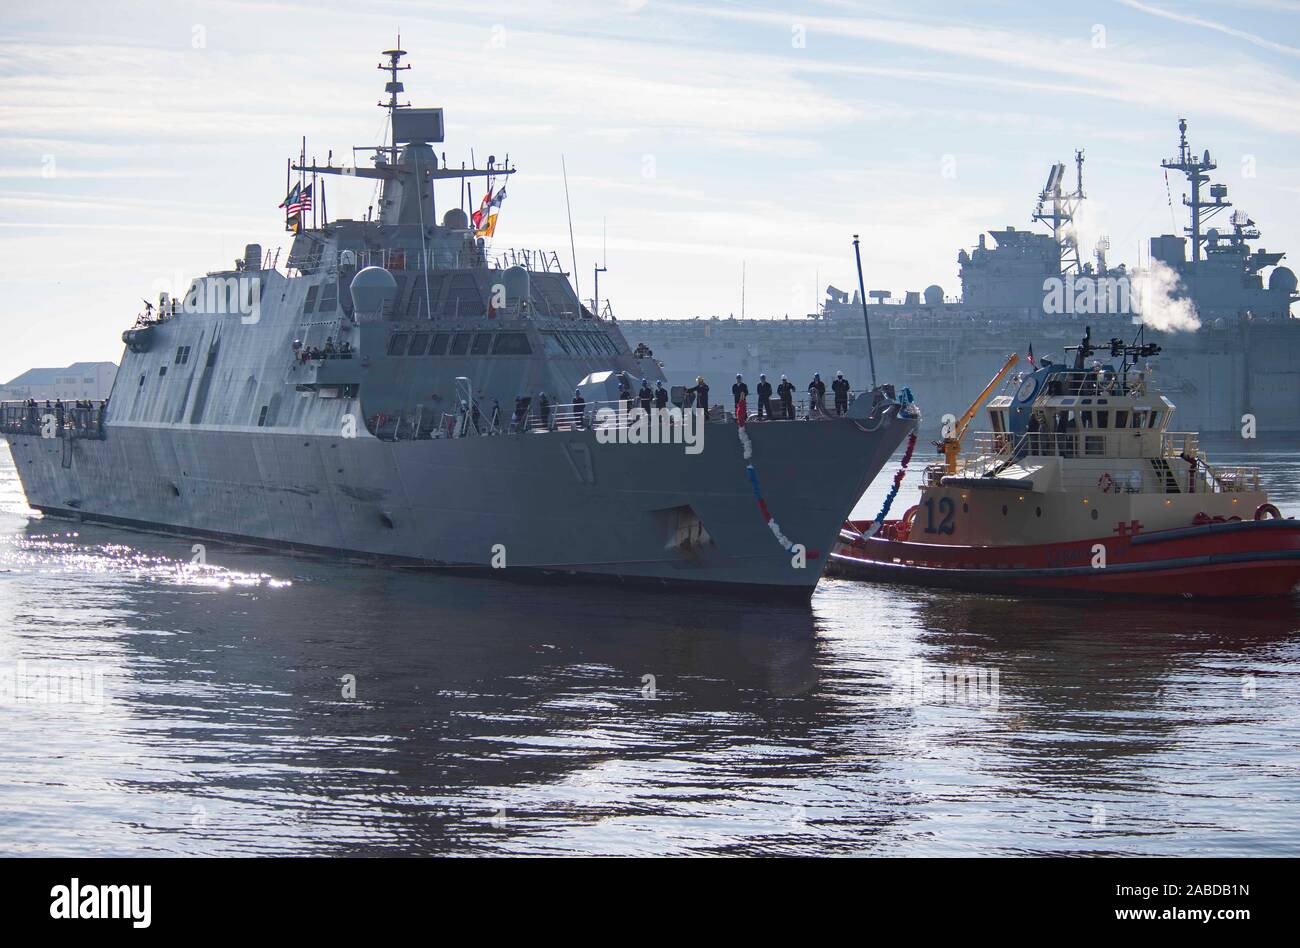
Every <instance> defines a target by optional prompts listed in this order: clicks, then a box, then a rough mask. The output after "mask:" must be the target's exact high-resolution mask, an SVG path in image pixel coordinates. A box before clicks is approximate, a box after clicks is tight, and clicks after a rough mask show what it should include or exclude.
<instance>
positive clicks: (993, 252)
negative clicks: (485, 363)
mask: <svg viewBox="0 0 1300 948" xmlns="http://www.w3.org/2000/svg"><path fill="white" fill-rule="evenodd" d="M1074 165H1075V168H1074V182H1073V184H1072V185H1071V184H1070V183H1068V179H1069V172H1068V171H1067V168H1066V166H1065V164H1064V163H1057V164H1053V165H1052V166H1051V168H1050V170H1049V172H1048V176H1047V181H1046V184H1045V185H1044V187H1043V188H1042V189H1041V190H1040V191H1039V193H1038V196H1037V202H1036V204H1035V205H1034V207H1033V209H1032V212H1031V213H1030V215H1029V218H1030V221H1031V224H1032V225H1034V227H1033V229H1026V228H1023V227H1021V228H1017V227H1015V226H1011V225H1008V226H1006V227H1003V228H998V229H993V230H990V231H988V232H987V233H984V234H981V235H979V238H978V241H977V244H976V246H974V247H972V248H969V249H962V250H960V251H959V253H958V259H957V264H958V274H959V278H960V283H961V293H960V296H951V295H949V294H948V293H946V292H945V290H944V289H943V288H942V287H941V286H939V285H937V284H935V285H931V286H929V287H927V288H926V289H925V290H924V291H908V292H906V293H904V294H903V295H901V296H897V295H894V294H892V293H891V292H890V291H887V290H868V291H867V294H866V296H867V306H866V308H867V310H868V311H869V313H870V319H871V325H872V328H873V332H874V334H875V340H874V341H875V358H876V362H877V365H878V366H880V367H882V371H883V372H884V373H885V375H886V377H888V378H891V379H896V380H902V381H903V382H905V383H906V384H908V385H909V386H911V387H912V388H914V389H915V390H916V391H918V392H923V393H924V395H925V403H926V406H927V412H926V417H927V419H928V423H929V424H930V425H934V426H938V425H939V424H941V422H942V419H943V417H944V416H945V415H948V414H953V415H956V414H958V413H959V412H960V410H961V408H962V406H964V405H965V404H966V402H967V400H968V398H969V395H968V394H967V393H969V392H971V391H978V390H979V388H980V387H981V386H982V385H983V383H984V381H985V380H987V379H988V377H989V376H990V374H991V373H992V372H993V370H994V369H995V368H996V367H997V366H998V365H999V364H1001V361H1002V359H1003V358H1004V357H1005V354H1006V353H1007V352H1008V351H1024V349H1025V347H1026V346H1028V345H1031V344H1032V345H1033V346H1034V347H1035V349H1036V350H1037V351H1039V352H1047V351H1060V350H1062V349H1064V348H1065V347H1067V346H1069V345H1070V344H1071V343H1073V342H1074V341H1075V340H1077V338H1078V336H1079V334H1080V331H1081V327H1082V326H1083V325H1084V324H1085V323H1091V324H1093V325H1094V326H1097V327H1098V328H1099V330H1100V329H1101V327H1109V328H1107V329H1106V330H1105V331H1106V332H1107V334H1114V335H1126V334H1128V333H1131V332H1132V330H1133V328H1134V327H1133V320H1134V314H1133V312H1132V310H1133V309H1134V308H1136V306H1137V304H1138V303H1139V302H1140V297H1141V295H1142V290H1141V287H1142V285H1143V284H1142V280H1143V278H1144V277H1145V276H1146V274H1148V273H1149V272H1150V271H1151V269H1152V268H1154V267H1157V266H1160V267H1165V268H1168V273H1169V274H1171V276H1172V278H1173V280H1174V281H1175V282H1176V285H1177V289H1176V291H1175V293H1176V296H1177V298H1179V299H1184V300H1186V301H1188V302H1189V303H1190V305H1191V307H1192V310H1193V312H1194V313H1195V316H1196V318H1197V320H1198V321H1199V323H1200V325H1199V328H1197V329H1195V330H1187V331H1172V330H1160V329H1154V328H1150V327H1148V329H1147V337H1148V338H1149V339H1150V340H1151V341H1152V342H1154V343H1157V344H1159V345H1160V346H1161V350H1162V353H1161V355H1160V356H1159V357H1158V358H1157V359H1156V362H1155V364H1156V366H1157V368H1158V369H1159V371H1160V373H1161V379H1162V384H1163V389H1164V391H1166V392H1167V393H1169V394H1170V396H1171V397H1173V398H1175V399H1176V400H1177V402H1178V405H1179V411H1180V415H1181V417H1182V418H1183V419H1184V423H1185V424H1186V425H1188V426H1189V427H1193V428H1196V429H1198V430H1200V431H1201V432H1202V433H1205V434H1226V433H1237V432H1239V431H1240V428H1241V425H1242V423H1243V422H1242V418H1243V416H1244V415H1247V414H1249V415H1251V416H1252V417H1253V419H1254V420H1255V424H1256V427H1257V429H1258V430H1259V431H1260V432H1261V433H1263V434H1265V435H1271V436H1283V435H1291V434H1294V433H1296V432H1300V368H1297V367H1298V366H1300V320H1297V319H1295V318H1293V314H1292V306H1293V304H1294V303H1295V302H1296V301H1297V300H1298V299H1300V296H1298V295H1297V292H1296V284H1297V281H1296V275H1295V273H1294V272H1293V271H1292V270H1291V269H1290V268H1289V267H1286V266H1284V265H1282V263H1281V261H1282V259H1283V257H1284V254H1282V253H1280V252H1275V251H1268V250H1265V249H1263V248H1260V249H1254V248H1253V246H1252V243H1253V242H1254V241H1257V240H1259V239H1260V230H1259V227H1258V225H1257V224H1256V222H1255V220H1254V218H1253V217H1251V216H1250V215H1248V214H1245V213H1243V212H1241V211H1240V210H1235V209H1233V205H1232V203H1231V202H1230V201H1229V200H1228V187H1227V185H1225V184H1223V183H1218V182H1213V181H1212V180H1211V172H1213V171H1214V170H1215V169H1216V167H1217V165H1216V163H1215V161H1214V160H1213V159H1212V156H1211V155H1210V154H1209V152H1208V151H1203V152H1202V153H1201V154H1200V155H1197V154H1196V152H1195V151H1194V149H1193V148H1192V146H1191V145H1190V144H1189V142H1188V137H1187V123H1186V121H1182V120H1180V122H1179V144H1178V151H1177V154H1176V155H1175V156H1174V157H1171V158H1168V159H1165V160H1164V161H1162V162H1161V167H1162V168H1163V169H1164V170H1165V172H1166V173H1167V174H1169V175H1171V176H1173V177H1174V178H1175V179H1176V178H1177V176H1179V175H1181V176H1182V177H1183V178H1184V179H1185V180H1186V182H1187V189H1188V193H1187V194H1186V195H1185V196H1184V197H1183V201H1182V203H1183V205H1184V207H1185V208H1186V211H1187V214H1188V223H1187V226H1186V228H1185V230H1184V234H1162V235H1159V236H1156V237H1152V238H1151V239H1150V241H1149V243H1148V251H1149V254H1150V261H1151V262H1150V263H1148V264H1147V266H1146V267H1143V268H1139V269H1133V268H1130V267H1127V266H1125V265H1124V264H1118V265H1116V264H1112V263H1111V262H1110V261H1109V259H1108V252H1109V250H1110V241H1109V239H1108V238H1106V237H1102V238H1101V239H1100V240H1099V241H1098V243H1097V245H1096V246H1095V247H1094V248H1091V253H1089V252H1088V249H1087V248H1082V247H1080V245H1079V242H1078V232H1077V228H1076V227H1075V218H1076V214H1077V212H1078V210H1079V207H1080V205H1081V203H1082V202H1083V201H1084V200H1085V198H1086V195H1085V191H1084V183H1083V168H1084V156H1083V153H1082V152H1076V153H1075V160H1074ZM1171 198H1172V195H1171ZM917 252H918V253H919V252H921V248H918V250H917ZM1052 286H1059V287H1061V288H1062V289H1063V290H1064V292H1062V293H1060V294H1059V295H1056V296H1054V295H1053V293H1052V291H1051V289H1050V288H1051V287H1052ZM1124 297H1127V300H1126V299H1125V298H1124ZM1083 298H1087V299H1088V300H1090V304H1089V306H1088V307H1087V308H1086V309H1085V308H1083V307H1077V306H1075V305H1074V303H1075V302H1076V300H1078V299H1083ZM622 325H623V329H624V331H625V332H626V333H627V334H628V336H629V338H631V339H632V340H633V341H634V342H640V343H644V344H645V345H646V346H647V348H648V349H649V350H650V351H651V352H652V353H653V355H654V357H655V358H656V359H659V360H660V361H662V362H663V363H664V364H665V365H666V366H668V367H670V368H672V369H674V370H677V371H680V372H683V373H685V374H687V375H690V376H694V375H698V374H703V375H705V376H707V377H710V378H712V377H726V376H727V374H728V373H731V372H744V373H746V375H747V376H752V375H756V374H757V373H759V372H767V373H769V374H771V373H773V372H776V373H787V374H789V376H790V377H791V378H792V379H793V380H794V381H795V382H796V384H798V385H799V386H800V387H801V388H802V386H804V385H806V384H807V381H808V379H809V378H811V377H812V373H814V372H820V373H821V374H822V376H823V377H826V376H827V373H828V372H830V373H834V372H836V371H839V370H843V371H844V372H845V373H846V375H847V376H848V377H849V378H850V379H854V380H856V379H863V378H866V377H867V375H868V359H867V352H866V338H865V333H864V332H863V322H862V305H861V297H860V296H859V294H858V292H857V291H854V292H852V293H849V292H845V291H842V290H839V289H837V288H836V287H834V286H830V287H827V289H826V299H825V301H824V303H823V304H822V306H821V308H820V309H819V311H818V312H817V313H814V314H811V315H809V316H807V317H803V316H800V317H797V318H795V317H789V316H787V317H786V318H777V319H737V318H716V317H714V318H694V319H638V320H626V319H625V320H623V322H622Z"/></svg>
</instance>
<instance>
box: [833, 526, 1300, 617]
mask: <svg viewBox="0 0 1300 948" xmlns="http://www.w3.org/2000/svg"><path fill="white" fill-rule="evenodd" d="M896 523H897V522H894V524H893V525H896ZM889 525H890V524H887V525H886V526H887V527H888V526H889ZM866 526H867V524H866V523H865V522H863V523H855V524H854V525H853V527H854V529H855V530H858V531H861V530H863V529H865V528H866ZM883 532H885V531H882V533H883ZM850 537H851V534H850V533H848V532H846V533H845V534H844V535H843V538H842V540H841V542H839V543H837V544H836V547H835V549H834V550H833V551H832V554H831V561H830V563H828V564H827V575H828V576H835V577H839V578H844V579H859V580H871V581H877V582H894V583H905V584H909V585H919V586H936V587H941V588H949V589H970V590H977V591H980V592H989V591H998V592H1009V593H1034V594H1056V595H1103V594H1109V595H1122V596H1179V597H1184V598H1244V597H1258V596H1285V595H1288V594H1290V593H1291V592H1292V591H1293V590H1294V589H1295V587H1296V585H1297V584H1298V583H1300V522H1297V521H1295V520H1258V521H1257V520H1248V521H1238V522H1228V523H1222V524H1209V525H1206V526H1199V527H1188V528H1181V529H1177V530H1161V531H1154V532H1152V533H1148V534H1139V535H1138V536H1136V537H1115V536H1108V537H1098V538H1095V539H1089V540H1081V541H1073V542H1069V543H1049V544H1038V545H1032V546H1029V545H1027V546H997V547H987V546H986V547H980V546H956V545H940V544H927V543H914V542H911V541H900V540H891V539H886V538H883V537H880V538H878V537H871V538H869V539H857V538H850ZM1097 546H1101V547H1104V549H1105V553H1104V557H1102V556H1101V555H1099V554H1098V552H1097V550H1096V548H1097Z"/></svg>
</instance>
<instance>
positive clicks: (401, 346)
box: [388, 332, 411, 356]
mask: <svg viewBox="0 0 1300 948" xmlns="http://www.w3.org/2000/svg"><path fill="white" fill-rule="evenodd" d="M410 341H411V334H410V333H409V332H395V333H393V335H392V338H391V339H389V340H388V354H389V355H390V356H397V355H406V347H407V345H408V344H409V343H410Z"/></svg>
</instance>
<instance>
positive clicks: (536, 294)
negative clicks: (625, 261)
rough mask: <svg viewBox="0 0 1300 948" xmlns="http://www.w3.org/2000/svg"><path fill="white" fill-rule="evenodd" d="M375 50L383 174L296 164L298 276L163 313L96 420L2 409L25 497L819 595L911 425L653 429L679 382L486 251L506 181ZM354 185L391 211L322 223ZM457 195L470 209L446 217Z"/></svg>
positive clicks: (85, 513) (657, 579)
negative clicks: (465, 156)
mask: <svg viewBox="0 0 1300 948" xmlns="http://www.w3.org/2000/svg"><path fill="white" fill-rule="evenodd" d="M384 55H385V57H386V62H384V63H381V64H380V68H381V69H382V70H384V71H385V72H386V73H387V74H388V81H387V86H386V92H387V93H388V95H387V99H386V101H381V102H380V105H381V106H382V107H383V108H384V109H385V110H386V112H387V114H388V116H389V132H388V134H387V136H386V138H385V141H384V144H383V145H381V146H377V147H373V148H370V149H369V152H370V154H371V156H372V158H371V161H370V165H369V166H368V167H367V166H358V167H348V166H339V165H335V164H334V163H333V162H332V161H327V162H326V163H325V164H323V165H322V164H319V163H317V162H316V161H314V160H313V161H311V162H308V161H307V160H306V155H305V149H303V151H304V154H302V155H301V156H300V158H299V160H298V161H297V162H294V163H293V164H292V169H291V170H292V174H296V175H297V176H298V183H297V185H296V186H293V187H291V189H290V194H289V196H288V197H286V200H285V205H286V210H287V212H290V213H291V217H290V220H291V222H292V229H293V230H294V231H295V233H294V237H293V242H292V246H291V248H290V250H289V253H288V256H287V261H286V265H285V267H284V268H283V269H281V268H280V267H278V266H277V263H278V254H277V255H276V256H275V257H271V256H270V255H264V254H263V253H262V249H261V248H260V247H258V246H255V245H250V246H248V247H247V248H246V251H245V254H244V256H243V257H242V258H241V259H240V260H238V261H236V264H235V266H234V267H232V268H230V269H224V270H219V271H213V272H211V273H208V274H206V275H205V276H203V277H200V278H198V279H196V280H195V281H194V282H193V284H192V285H191V286H190V287H189V289H188V291H187V292H186V293H185V294H184V297H183V298H181V299H175V298H168V297H166V296H165V295H164V296H163V297H162V298H160V300H159V301H158V305H157V308H156V309H155V308H154V306H153V305H152V304H150V305H149V306H148V307H147V309H146V312H145V313H143V314H141V316H140V317H139V318H138V320H137V322H136V325H135V326H133V327H132V328H131V329H128V330H127V331H126V332H125V333H124V334H123V340H124V342H125V343H126V352H125V354H124V356H123V361H122V367H121V369H120V370H119V372H118V375H117V379H116V383H115V386H114V389H113V393H112V396H111V399H110V401H109V403H108V405H106V406H105V405H99V404H95V405H89V404H77V405H75V406H73V405H68V406H64V405H55V406H48V405H41V404H36V403H27V404H10V405H6V406H5V407H4V411H3V416H2V417H0V429H2V430H3V432H4V434H5V436H6V437H7V438H8V440H9V442H10V445H11V450H12V452H13V454H14V458H15V462H16V465H17V469H18V472H19V474H20V476H21V478H22V481H23V486H24V489H25V491H26V494H27V498H28V503H29V504H31V506H32V507H34V508H36V509H37V510H40V511H42V512H44V513H46V514H48V515H54V516H64V517H73V518H77V519H81V520H86V521H94V522H104V523H114V524H121V525H125V526H131V527H140V528H145V529H150V530H160V531H166V532H172V533H177V534H181V535H185V536H195V537H211V538H214V539H218V540H235V541H239V542H242V543H253V544H258V545H264V546H269V547H276V548H283V549H289V550H301V551H306V552H312V553H322V554H330V555H341V556H344V557H347V558H353V559H360V560H366V561H377V562H386V563H396V564H401V565H406V566H411V567H415V568H423V569H433V570H458V571H467V572H473V573H476V574H482V575H489V576H496V577H504V578H522V577H529V578H535V577H539V576H541V577H551V578H578V579H584V578H600V579H608V580H618V581H622V582H637V583H642V582H644V583H653V584H670V585H673V586H681V587H697V588H703V587H709V588H721V589H725V590H737V591H739V590H744V591H747V592H753V593H758V594H776V595H789V596H805V597H806V596H807V595H808V594H809V593H810V592H811V590H812V589H813V587H814V586H815V585H816V583H817V579H818V577H819V576H820V574H821V570H822V566H823V564H824V562H825V554H826V552H827V551H828V550H829V548H830V545H831V543H832V542H833V541H834V537H835V534H836V531H837V530H838V527H839V524H840V523H841V522H842V520H843V518H844V516H845V515H846V514H847V512H848V511H849V510H850V509H851V507H852V506H853V504H854V503H855V502H856V501H857V499H858V498H859V497H860V496H861V494H862V492H863V490H864V489H865V488H866V486H867V484H868V483H869V482H870V480H871V479H872V477H874V475H875V474H876V473H877V471H878V470H879V469H880V467H881V466H882V465H883V464H884V463H885V461H886V459H887V458H888V457H889V455H890V454H891V453H892V452H893V450H894V449H895V448H896V447H897V446H898V444H899V443H900V442H901V441H902V439H903V438H904V437H905V436H906V435H907V434H908V432H909V431H911V430H913V429H914V427H915V424H916V422H915V411H914V410H913V409H912V408H910V407H909V406H907V405H906V404H904V403H903V401H900V400H899V399H896V398H894V397H893V393H892V389H889V388H887V387H883V386H882V387H881V388H880V389H878V390H876V391H875V392H871V393H866V394H864V395H862V396H861V397H859V398H858V399H857V400H855V401H854V403H853V406H852V410H851V411H849V412H848V413H847V414H846V415H845V416H844V417H835V416H832V415H828V414H821V413H818V414H817V416H816V417H815V418H813V419H812V420H810V421H802V420H801V421H789V422H786V421H781V422H778V421H765V422H763V423H762V424H745V422H746V421H748V419H747V418H744V417H742V418H740V422H741V424H739V425H738V424H737V418H736V416H735V415H732V414H729V413H727V412H725V411H724V410H723V409H722V408H721V407H720V406H719V405H717V404H716V403H717V402H718V401H720V398H718V397H717V396H715V398H714V404H713V405H712V406H711V409H710V410H709V411H707V412H706V411H704V410H702V409H701V400H700V398H699V394H700V393H698V392H693V393H690V395H689V396H688V394H687V393H686V391H685V388H686V386H676V387H674V388H673V389H672V400H671V402H668V401H667V398H666V396H665V399H664V401H665V404H663V405H659V404H656V405H655V406H654V407H655V408H656V410H658V409H660V408H662V409H663V411H662V412H660V413H659V414H657V415H655V416H654V418H653V419H652V418H651V417H650V414H649V413H648V412H646V413H639V412H638V411H637V410H636V409H637V408H639V407H640V404H641V403H640V400H639V399H636V400H635V401H630V400H629V398H627V397H624V396H625V395H626V392H624V391H623V386H624V385H628V386H630V387H631V388H632V389H633V390H635V389H636V387H637V385H638V384H639V383H640V380H641V379H642V378H647V379H648V381H649V384H650V385H654V383H655V382H657V381H658V380H659V379H660V378H665V379H666V377H665V376H663V375H662V374H660V373H659V368H658V366H657V365H656V364H655V363H654V362H653V360H650V359H648V358H642V357H639V356H638V355H637V354H636V353H634V352H633V351H632V350H631V348H630V347H629V346H628V343H627V341H626V339H625V338H624V336H623V333H622V332H621V331H620V329H619V326H618V324H617V323H616V322H614V321H613V320H610V319H604V318H600V317H598V316H597V315H596V313H594V312H593V311H592V310H591V309H589V308H588V307H585V306H583V305H582V303H581V302H580V301H579V300H578V298H577V295H576V293H575V292H574V289H573V286H572V284H571V283H570V281H569V275H568V274H567V273H565V272H564V271H563V270H562V268H561V267H560V264H559V260H558V257H557V256H556V255H555V254H554V253H547V252H542V251H520V250H514V251H509V250H501V249H499V248H495V247H493V246H492V245H491V243H490V238H491V237H492V234H493V231H494V227H493V225H492V223H489V221H491V218H489V217H487V216H486V215H478V216H477V217H478V219H477V220H475V221H471V220H470V217H469V215H467V214H466V212H465V210H464V209H463V207H462V206H460V205H461V203H462V202H463V200H464V198H463V195H464V194H465V188H466V187H467V186H468V183H470V182H474V181H483V180H484V179H486V180H487V181H488V182H504V181H505V180H507V179H508V176H511V175H514V174H515V172H516V169H515V167H514V166H513V165H511V164H510V163H509V161H508V160H503V161H498V160H497V159H496V157H495V156H492V157H489V158H488V159H487V164H486V165H485V166H482V167H468V166H465V165H460V166H455V165H453V164H452V163H450V162H448V161H447V160H446V157H445V152H441V149H440V148H439V149H438V150H435V145H441V143H442V142H443V140H444V134H443V131H444V129H443V112H442V110H441V109H414V108H410V107H409V106H407V105H405V104H403V103H400V102H399V94H400V93H401V92H403V91H404V90H403V83H402V82H401V81H400V80H399V75H400V73H401V72H402V71H404V70H405V69H406V68H408V67H406V66H404V65H402V63H401V60H402V58H403V57H404V56H405V55H406V54H405V52H404V51H403V50H401V49H392V50H388V51H386V52H385V54H384ZM356 178H362V179H367V180H368V181H370V182H375V183H377V184H378V187H379V199H378V202H377V205H376V206H374V207H372V209H371V210H370V211H369V212H368V213H367V214H366V215H365V216H364V217H363V219H360V220H349V219H339V220H329V219H328V217H327V215H326V214H325V213H324V208H323V207H321V205H322V204H323V203H324V202H323V200H322V198H323V195H322V194H321V193H320V192H319V191H318V190H316V189H317V188H318V186H319V183H320V182H321V181H323V180H326V179H338V180H340V181H347V180H349V179H356ZM309 182H310V185H309ZM442 182H451V183H453V184H454V185H455V186H457V187H458V188H460V189H461V195H462V196H461V197H460V200H458V201H452V202H450V204H449V206H447V207H445V208H444V207H441V206H440V205H439V202H438V197H439V195H438V193H437V185H439V184H440V183H442ZM291 183H292V179H291ZM503 191H504V186H503V185H500V186H496V185H494V184H489V189H488V194H487V196H486V197H485V199H484V201H483V207H484V208H485V209H486V208H488V207H489V205H491V206H493V207H496V208H499V206H500V203H501V202H500V199H501V197H502V196H503ZM313 192H315V194H316V201H315V204H314V205H313V208H312V214H311V217H314V218H315V219H316V223H315V225H314V226H313V225H309V224H308V220H309V216H308V215H307V214H305V213H303V210H302V209H303V207H304V206H305V203H306V200H305V196H306V195H309V194H312V193H313ZM295 209H297V215H296V217H295V216H292V212H293V211H294V210H295ZM666 380H667V381H671V379H666ZM721 391H722V389H721V386H720V387H719V389H718V395H721ZM904 401H905V400H904ZM809 465H812V466H814V467H815V469H816V476H815V477H810V476H809Z"/></svg>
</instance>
